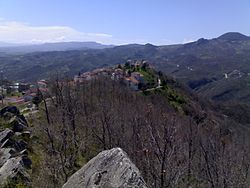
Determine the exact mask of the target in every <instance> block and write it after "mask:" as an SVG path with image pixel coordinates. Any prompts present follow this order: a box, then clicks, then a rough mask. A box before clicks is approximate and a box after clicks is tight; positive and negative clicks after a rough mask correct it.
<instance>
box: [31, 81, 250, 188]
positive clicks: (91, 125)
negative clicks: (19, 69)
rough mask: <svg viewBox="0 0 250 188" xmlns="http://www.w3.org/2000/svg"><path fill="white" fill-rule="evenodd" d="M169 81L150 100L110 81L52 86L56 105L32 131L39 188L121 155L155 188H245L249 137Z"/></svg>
mask: <svg viewBox="0 0 250 188" xmlns="http://www.w3.org/2000/svg"><path fill="white" fill-rule="evenodd" d="M165 81H166V83H168V84H167V86H164V87H163V88H160V89H155V90H152V91H150V96H144V95H141V94H140V93H136V92H132V91H130V90H129V89H128V88H126V87H124V86H123V85H121V84H119V83H118V82H116V81H112V80H110V79H109V78H105V77H101V78H100V79H97V80H92V81H90V82H87V83H85V84H79V85H72V84H71V82H70V81H67V80H65V81H64V82H58V81H56V80H55V81H54V82H52V83H51V90H50V91H51V96H54V97H51V99H50V100H48V101H50V102H46V101H44V103H43V105H45V107H44V108H43V109H44V111H41V112H42V113H41V118H42V119H39V120H38V121H37V122H35V123H33V124H34V125H35V126H34V132H35V133H36V134H37V136H38V137H39V143H41V145H40V146H41V147H40V148H37V150H39V151H42V152H39V153H41V155H42V157H41V158H39V161H40V162H36V164H38V165H39V166H40V167H36V174H37V175H36V176H35V177H34V179H33V183H34V185H40V186H41V182H43V183H42V187H47V186H49V185H50V186H52V187H61V185H62V184H63V183H64V182H66V181H67V179H68V178H69V177H70V175H71V174H72V173H74V172H75V171H76V170H77V169H79V168H80V166H81V165H83V164H84V163H86V162H87V161H88V160H90V159H91V158H92V157H94V156H95V155H96V154H97V153H98V152H100V151H102V150H105V149H110V148H113V147H121V148H123V149H124V150H125V151H126V152H127V153H128V155H129V156H130V158H131V159H132V161H133V162H134V163H135V164H136V165H137V166H138V167H139V169H140V171H141V172H142V175H143V177H144V178H145V180H146V182H147V184H148V186H149V187H155V188H156V187H157V188H158V187H162V188H165V187H189V186H191V187H223V186H227V187H247V186H248V185H249V182H248V179H249V177H248V173H247V172H248V166H249V161H250V160H249V157H250V156H249V145H248V143H249V142H248V141H247V140H246V137H244V136H243V135H244V134H248V133H247V132H246V131H245V132H243V133H242V135H241V137H238V136H237V135H238V131H236V130H235V129H234V128H233V126H231V125H233V122H231V121H229V120H228V121H227V122H225V121H224V120H223V117H220V116H218V115H217V114H214V113H212V112H211V111H210V110H209V108H207V107H204V106H203V105H201V104H200V103H199V101H198V100H197V99H196V98H195V97H193V96H192V95H190V94H188V92H187V91H185V90H183V89H182V88H181V87H180V86H178V84H177V83H175V82H173V80H167V79H166V80H165ZM170 83H172V84H170ZM180 94H181V95H180ZM166 98H167V99H168V100H166ZM171 102H174V104H178V105H180V106H181V108H182V109H183V111H184V112H185V113H184V114H183V113H180V112H178V111H176V109H175V108H173V104H171ZM47 103H48V104H47ZM239 143H240V144H239Z"/></svg>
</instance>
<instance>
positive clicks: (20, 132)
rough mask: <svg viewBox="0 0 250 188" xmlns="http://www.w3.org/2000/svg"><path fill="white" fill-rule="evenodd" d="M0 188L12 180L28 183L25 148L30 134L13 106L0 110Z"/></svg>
mask: <svg viewBox="0 0 250 188" xmlns="http://www.w3.org/2000/svg"><path fill="white" fill-rule="evenodd" d="M0 118H1V119H2V122H5V123H4V125H0V187H1V186H3V185H7V184H8V183H10V182H11V181H12V180H13V181H21V182H22V183H23V184H28V183H29V182H30V177H29V174H28V173H27V169H29V168H31V163H32V162H31V160H30V159H29V157H28V152H27V146H28V142H27V141H28V140H29V138H30V132H29V131H28V130H27V128H28V123H27V121H26V119H25V118H24V116H23V115H21V114H20V112H19V110H18V108H17V107H15V106H8V107H5V108H3V109H2V110H0Z"/></svg>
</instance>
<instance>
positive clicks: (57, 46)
mask: <svg viewBox="0 0 250 188" xmlns="http://www.w3.org/2000/svg"><path fill="white" fill-rule="evenodd" d="M112 47H114V46H113V45H103V44H100V43H97V42H58V43H44V44H34V45H28V44H12V43H5V42H0V52H2V53H12V54H13V53H31V52H46V51H67V50H84V49H104V48H112Z"/></svg>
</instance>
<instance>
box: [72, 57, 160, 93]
mask: <svg viewBox="0 0 250 188" xmlns="http://www.w3.org/2000/svg"><path fill="white" fill-rule="evenodd" d="M100 76H105V77H110V78H111V79H112V80H115V81H121V82H123V83H124V84H126V85H127V86H128V87H130V88H131V89H132V90H134V91H138V90H143V89H144V90H145V89H150V88H153V87H160V86H161V80H160V78H159V77H156V75H155V74H154V73H153V72H152V70H151V69H150V65H149V63H148V62H147V61H139V60H134V61H132V60H128V61H127V62H126V63H125V64H124V65H118V66H117V67H109V68H101V69H96V70H94V71H91V72H84V73H79V74H78V75H75V76H74V82H75V83H84V82H86V81H90V80H93V79H96V78H98V77H100Z"/></svg>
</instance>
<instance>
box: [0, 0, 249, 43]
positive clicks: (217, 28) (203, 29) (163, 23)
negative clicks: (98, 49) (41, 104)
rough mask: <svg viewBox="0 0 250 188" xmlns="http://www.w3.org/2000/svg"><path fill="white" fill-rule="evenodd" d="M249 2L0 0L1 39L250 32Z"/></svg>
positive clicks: (181, 37)
mask: <svg viewBox="0 0 250 188" xmlns="http://www.w3.org/2000/svg"><path fill="white" fill-rule="evenodd" d="M249 5H250V4H249V2H248V1H247V0H242V1H241V2H240V3H239V2H237V1H233V0H229V1H226V0H221V1H215V0H212V1H209V2H205V1H198V0H191V1H188V2H186V1H181V0H177V1H174V2H169V1H164V0H157V1H154V2H153V1H150V0H145V1H143V2H139V1H132V0H127V1H119V2H118V1H115V0H108V1H100V0H99V1H98V0H92V1H80V0H76V1H74V2H72V1H66V0H61V1H59V0H55V1H53V2H52V1H49V0H44V1H39V0H35V1H32V0H23V1H19V0H11V1H5V0H3V1H0V42H7V43H19V44H41V43H54V42H72V41H74V42H88V41H95V42H98V43H102V44H114V45H121V44H130V43H138V44H145V43H151V44H155V45H168V44H179V43H187V42H191V41H195V40H197V39H199V38H207V39H211V38H216V37H218V36H220V35H222V34H224V33H226V32H240V33H242V34H244V35H247V36H249V35H250V24H249V20H250V11H249V8H248V7H249Z"/></svg>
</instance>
